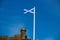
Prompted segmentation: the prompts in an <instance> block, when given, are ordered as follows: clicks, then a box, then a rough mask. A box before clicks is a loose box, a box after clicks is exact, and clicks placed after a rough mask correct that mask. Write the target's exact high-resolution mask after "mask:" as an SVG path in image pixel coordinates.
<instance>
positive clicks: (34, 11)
mask: <svg viewBox="0 0 60 40" xmlns="http://www.w3.org/2000/svg"><path fill="white" fill-rule="evenodd" d="M33 14H34V15H33V40H35V7H34V13H33Z"/></svg>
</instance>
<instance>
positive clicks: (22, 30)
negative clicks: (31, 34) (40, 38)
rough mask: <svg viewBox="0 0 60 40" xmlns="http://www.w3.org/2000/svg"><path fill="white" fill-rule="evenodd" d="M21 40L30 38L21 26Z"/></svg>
mask: <svg viewBox="0 0 60 40" xmlns="http://www.w3.org/2000/svg"><path fill="white" fill-rule="evenodd" d="M21 40H30V39H29V38H27V36H26V29H25V28H22V29H21Z"/></svg>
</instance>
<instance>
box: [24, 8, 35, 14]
mask: <svg viewBox="0 0 60 40" xmlns="http://www.w3.org/2000/svg"><path fill="white" fill-rule="evenodd" d="M34 10H35V7H34V8H32V9H30V10H27V9H24V11H25V12H24V14H26V13H28V12H29V13H32V14H34Z"/></svg>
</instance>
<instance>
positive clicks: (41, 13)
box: [0, 0, 60, 40]
mask: <svg viewBox="0 0 60 40" xmlns="http://www.w3.org/2000/svg"><path fill="white" fill-rule="evenodd" d="M34 6H35V7H36V38H38V39H39V40H60V38H59V37H60V1H59V0H0V36H5V35H8V36H9V37H11V36H13V35H15V34H19V33H20V28H22V27H25V28H27V35H28V36H29V37H30V38H31V39H32V35H33V33H32V32H33V31H32V30H33V14H30V13H28V14H24V9H31V8H33V7H34Z"/></svg>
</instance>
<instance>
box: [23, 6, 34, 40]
mask: <svg viewBox="0 0 60 40" xmlns="http://www.w3.org/2000/svg"><path fill="white" fill-rule="evenodd" d="M32 10H34V12H32ZM24 11H25V12H24V13H25V14H26V13H28V12H30V13H33V40H35V6H34V8H33V9H31V10H27V9H24Z"/></svg>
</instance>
